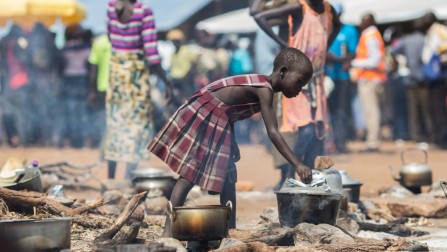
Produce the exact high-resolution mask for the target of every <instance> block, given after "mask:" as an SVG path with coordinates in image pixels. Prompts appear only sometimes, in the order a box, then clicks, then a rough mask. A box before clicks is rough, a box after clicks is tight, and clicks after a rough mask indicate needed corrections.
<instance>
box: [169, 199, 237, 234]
mask: <svg viewBox="0 0 447 252" xmlns="http://www.w3.org/2000/svg"><path fill="white" fill-rule="evenodd" d="M232 210H233V205H232V204H231V201H228V202H227V205H226V206H220V205H207V206H195V207H186V206H181V207H172V204H171V202H168V215H169V218H170V219H171V223H172V237H173V238H175V239H177V240H181V241H211V240H220V239H223V238H225V237H227V236H228V219H229V217H230V213H231V211H232Z"/></svg>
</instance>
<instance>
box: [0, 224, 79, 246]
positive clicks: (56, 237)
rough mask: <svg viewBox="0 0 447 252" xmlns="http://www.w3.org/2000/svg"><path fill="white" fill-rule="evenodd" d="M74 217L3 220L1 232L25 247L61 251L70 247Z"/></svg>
mask: <svg viewBox="0 0 447 252" xmlns="http://www.w3.org/2000/svg"><path fill="white" fill-rule="evenodd" d="M71 220H72V218H49V219H40V220H36V219H28V220H2V221H0V232H1V233H3V234H6V235H8V236H9V239H10V241H11V242H16V243H17V244H18V245H19V246H21V247H23V248H24V249H30V250H33V251H34V250H37V251H60V250H61V249H69V248H70V242H71V240H70V233H71Z"/></svg>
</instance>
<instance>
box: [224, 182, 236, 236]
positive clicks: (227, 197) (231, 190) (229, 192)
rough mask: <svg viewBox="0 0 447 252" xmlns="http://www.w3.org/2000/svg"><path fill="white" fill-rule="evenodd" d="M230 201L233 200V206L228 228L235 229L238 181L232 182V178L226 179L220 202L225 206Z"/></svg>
mask: <svg viewBox="0 0 447 252" xmlns="http://www.w3.org/2000/svg"><path fill="white" fill-rule="evenodd" d="M228 201H231V204H232V208H233V209H232V211H231V213H230V218H229V219H228V228H230V229H234V228H236V183H233V182H231V181H230V179H226V180H225V183H224V186H223V188H222V193H221V194H220V204H221V205H222V206H225V205H226V204H227V203H228Z"/></svg>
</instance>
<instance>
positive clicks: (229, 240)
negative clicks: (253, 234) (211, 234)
mask: <svg viewBox="0 0 447 252" xmlns="http://www.w3.org/2000/svg"><path fill="white" fill-rule="evenodd" d="M242 244H245V243H243V242H241V241H239V240H238V239H233V238H224V239H223V240H222V242H221V243H220V246H219V249H223V248H226V247H231V246H234V245H242Z"/></svg>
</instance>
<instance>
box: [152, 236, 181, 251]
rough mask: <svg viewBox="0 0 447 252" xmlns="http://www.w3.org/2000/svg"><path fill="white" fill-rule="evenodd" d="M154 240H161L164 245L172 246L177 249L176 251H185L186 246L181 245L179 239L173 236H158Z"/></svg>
mask: <svg viewBox="0 0 447 252" xmlns="http://www.w3.org/2000/svg"><path fill="white" fill-rule="evenodd" d="M154 242H162V243H163V244H164V246H166V247H174V248H176V249H177V252H187V250H186V248H185V247H184V246H183V245H182V243H181V242H180V241H179V240H176V239H174V238H164V237H163V238H158V239H157V240H154Z"/></svg>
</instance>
